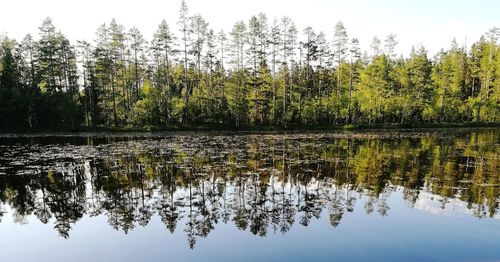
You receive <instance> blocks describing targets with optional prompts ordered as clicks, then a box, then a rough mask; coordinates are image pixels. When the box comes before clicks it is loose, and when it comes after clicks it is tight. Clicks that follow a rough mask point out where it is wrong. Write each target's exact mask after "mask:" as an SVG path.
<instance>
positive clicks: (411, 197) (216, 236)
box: [0, 129, 500, 261]
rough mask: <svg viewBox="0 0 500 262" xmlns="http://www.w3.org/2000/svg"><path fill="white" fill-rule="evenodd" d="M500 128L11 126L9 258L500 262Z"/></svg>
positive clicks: (1, 185) (1, 254)
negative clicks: (82, 130)
mask: <svg viewBox="0 0 500 262" xmlns="http://www.w3.org/2000/svg"><path fill="white" fill-rule="evenodd" d="M499 140H500V131H499V130H498V129H489V130H480V131H477V130H476V131H469V130H444V131H443V130H441V131H435V132H371V133H349V134H333V133H315V134H261V135H257V134H254V135H245V134H232V135H231V134H227V135H216V134H207V133H203V134H202V133H199V134H198V133H189V134H155V135H141V136H116V135H115V136H102V135H99V136H95V135H83V136H57V137H55V136H37V137H30V136H24V137H8V136H3V137H0V260H1V261H35V260H37V261H332V260H338V261H345V260H364V261H366V260H375V261H378V260H396V261H441V260H444V261H499V260H500V213H499V211H500V210H499V209H500V207H499V200H500V171H499V169H498V166H499V162H500V161H499V153H500V149H499Z"/></svg>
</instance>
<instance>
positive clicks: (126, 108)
mask: <svg viewBox="0 0 500 262" xmlns="http://www.w3.org/2000/svg"><path fill="white" fill-rule="evenodd" d="M176 23H177V24H176V25H177V26H176V28H179V30H175V31H174V30H171V27H170V25H169V24H168V23H167V21H166V20H163V21H161V22H160V23H159V25H158V28H157V30H156V33H155V34H154V35H152V36H149V37H146V36H144V35H143V34H142V33H141V32H140V31H139V30H138V29H137V28H135V27H132V28H130V29H127V28H125V27H124V26H123V25H122V24H120V23H119V21H116V20H115V19H112V20H111V21H110V22H108V23H104V24H102V25H101V26H99V28H97V32H96V37H95V39H94V40H92V41H84V40H79V41H76V42H75V43H71V42H70V41H69V39H68V38H67V37H66V36H65V35H64V34H63V33H62V32H60V31H59V30H58V29H57V28H56V27H55V25H54V24H53V23H52V20H51V19H50V18H46V19H45V20H43V22H42V23H41V25H40V26H39V32H38V36H33V35H30V34H28V35H26V36H25V37H24V38H23V39H21V40H16V39H12V38H9V37H8V36H7V35H3V36H0V130H1V131H39V130H53V131H71V130H79V129H82V128H97V127H148V126H149V127H158V128H169V127H197V126H205V127H214V126H223V127H227V128H251V127H276V128H288V127H293V126H305V127H313V126H330V127H340V126H346V125H347V126H360V125H368V126H373V125H379V124H398V125H405V124H426V123H429V124H446V123H494V124H497V123H498V122H499V120H500V106H499V102H500V44H499V41H498V39H499V37H500V29H499V28H496V27H494V28H492V29H490V30H489V31H488V32H485V34H484V35H483V36H482V37H481V38H480V39H479V40H478V41H477V42H475V43H473V44H472V45H471V46H470V47H468V46H465V45H459V44H458V43H457V42H456V41H455V40H453V41H452V42H451V44H450V46H449V47H447V48H445V49H441V51H439V52H438V53H437V54H435V55H434V56H431V55H430V54H428V52H427V50H426V49H425V48H424V47H423V46H420V45H416V46H415V47H414V48H413V49H412V50H411V52H410V54H409V55H406V56H403V55H401V54H397V53H396V52H395V48H396V46H397V44H398V41H397V35H396V34H390V35H388V36H386V37H385V38H378V37H374V38H373V40H372V42H371V44H370V50H361V48H360V46H359V41H358V40H357V39H356V38H352V37H350V36H349V34H348V33H347V29H346V27H345V26H344V24H343V23H342V22H337V23H336V24H335V25H332V31H333V32H328V33H331V35H330V36H328V35H327V34H326V33H324V32H316V31H315V30H314V29H313V28H311V27H306V28H304V29H302V30H301V29H299V28H297V27H296V26H295V24H294V22H293V21H292V19H291V18H289V17H283V18H275V19H269V18H267V16H266V15H265V14H264V13H260V14H257V15H255V16H252V17H250V19H248V20H241V21H238V22H236V23H235V24H234V25H233V27H232V30H231V31H230V32H224V31H216V30H215V29H212V28H210V26H209V23H208V22H207V21H206V20H205V19H204V18H203V17H202V16H201V15H199V14H191V12H190V10H189V8H188V6H187V4H186V2H185V1H182V2H181V7H180V10H179V16H178V18H177V21H176ZM147 38H149V39H147ZM417 40H418V39H416V41H417Z"/></svg>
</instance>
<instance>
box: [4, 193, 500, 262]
mask: <svg viewBox="0 0 500 262" xmlns="http://www.w3.org/2000/svg"><path fill="white" fill-rule="evenodd" d="M428 197H431V195H426V196H425V200H424V201H422V202H419V201H417V203H418V207H417V208H416V209H413V208H410V207H408V206H407V205H406V204H405V203H404V201H403V200H402V196H401V193H400V192H399V191H398V192H394V193H392V194H391V196H390V197H389V198H388V204H389V205H390V211H389V215H388V216H385V217H382V216H380V215H378V214H375V213H372V214H370V215H368V214H366V213H365V212H364V209H363V204H364V201H358V202H357V204H356V205H355V206H354V211H353V212H352V213H346V214H345V217H344V219H343V220H342V222H341V223H340V225H339V226H338V227H332V226H331V225H330V222H329V220H328V217H327V215H326V214H325V213H324V212H323V214H322V216H321V218H320V219H319V220H315V219H314V220H313V221H312V222H311V223H310V224H309V226H307V227H303V226H301V225H298V224H297V225H294V226H293V227H292V228H291V230H290V231H289V232H287V233H285V234H282V233H280V232H277V233H272V232H270V233H269V234H268V235H267V236H266V237H259V236H255V235H252V234H251V233H250V232H247V231H240V230H237V229H236V228H235V227H234V225H232V223H233V222H232V221H229V222H228V224H224V223H218V224H217V225H215V229H214V230H213V232H212V233H211V234H209V235H208V237H206V238H200V239H199V240H198V245H197V246H196V248H195V249H194V250H191V249H189V247H188V246H187V245H186V239H185V235H184V232H182V231H181V230H180V229H181V228H178V229H177V230H176V232H175V233H174V234H171V233H170V232H168V231H167V230H166V229H165V225H164V224H163V223H162V222H161V221H160V218H159V217H158V216H154V217H153V218H152V219H151V222H150V223H149V224H148V225H147V226H145V227H140V226H139V227H136V228H135V229H134V230H132V231H131V232H129V233H128V234H127V235H125V234H124V233H123V232H118V231H115V230H113V229H112V228H111V227H110V226H109V225H108V224H107V221H106V218H105V217H104V216H97V217H88V216H87V215H86V216H85V217H83V218H82V219H81V220H80V221H79V222H78V223H77V224H76V225H75V226H74V227H73V229H72V231H71V236H70V239H69V240H66V239H63V238H61V237H59V236H58V235H57V233H56V232H55V231H54V229H53V228H52V227H50V226H47V225H44V224H41V223H40V222H39V221H38V220H37V219H36V218H34V217H30V218H28V219H29V223H28V224H25V225H19V224H14V223H13V221H12V218H11V217H10V216H6V217H4V221H3V222H2V223H1V224H0V234H1V236H2V237H0V246H1V247H2V260H3V261H34V260H39V261H52V260H53V261H110V260H120V261H138V260H139V261H141V260H142V261H158V260H162V261H165V260H166V261H209V260H212V261H259V260H260V261H282V260H287V261H306V260H307V261H332V260H340V261H342V260H345V259H349V260H379V259H383V260H399V261H401V260H404V261H410V260H413V261H423V260H425V261H429V260H433V261H435V260H453V261H460V260H464V261H465V260H493V259H498V258H499V257H500V242H498V239H500V223H498V221H497V220H495V219H478V218H476V217H471V216H458V217H455V218H454V219H449V217H447V216H442V215H436V214H434V212H433V211H432V212H427V210H428V208H425V207H423V205H424V204H422V203H429V204H430V205H431V206H432V207H430V208H431V209H432V210H434V205H435V204H436V202H434V201H431V200H429V198H428ZM419 208H423V209H427V210H420V209H419ZM7 212H9V210H7ZM442 213H444V214H447V213H446V209H445V211H442ZM179 223H180V224H185V223H186V221H185V220H183V221H180V222H179Z"/></svg>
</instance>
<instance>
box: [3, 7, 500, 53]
mask: <svg viewBox="0 0 500 262" xmlns="http://www.w3.org/2000/svg"><path fill="white" fill-rule="evenodd" d="M70 3H71V4H70ZM187 3H188V6H189V8H190V11H191V13H192V14H194V13H201V14H202V15H203V16H204V17H205V18H206V20H207V21H208V22H209V23H210V26H211V28H213V29H215V30H216V31H219V30H220V29H224V30H225V31H228V30H230V28H231V27H232V25H233V23H234V22H235V21H237V20H241V19H244V20H248V19H249V18H250V16H251V15H253V14H257V13H259V12H265V13H266V14H267V15H268V17H269V18H270V20H271V21H272V19H273V18H274V17H282V16H284V15H287V16H290V17H291V18H292V19H293V20H294V21H295V23H296V25H297V26H298V28H299V29H300V32H302V29H303V28H304V27H306V26H308V25H310V26H312V27H313V28H314V29H315V30H316V31H317V32H319V31H324V32H325V33H326V34H327V36H328V39H329V40H331V37H332V34H333V28H334V25H335V23H336V22H337V21H339V20H342V21H343V22H344V24H345V26H346V27H347V30H348V33H349V36H350V37H357V38H359V39H360V41H361V46H362V48H363V49H366V50H367V49H368V47H369V43H370V41H371V39H372V38H373V37H374V36H378V37H379V38H381V39H383V38H385V37H386V36H387V35H388V34H389V33H395V34H397V36H398V38H397V39H398V41H399V43H400V44H399V46H398V48H397V51H398V52H401V53H403V54H408V53H409V51H410V50H411V47H412V46H413V45H418V44H422V45H424V46H425V47H426V48H427V49H429V50H430V54H431V55H433V54H435V53H436V52H437V51H438V50H439V49H440V48H442V47H448V46H449V43H450V42H451V40H452V39H453V38H454V37H455V38H456V39H457V42H458V43H459V44H463V43H464V42H465V39H466V38H467V43H468V44H469V45H470V44H471V43H472V42H474V41H477V40H478V39H479V37H480V36H481V35H482V34H484V33H485V32H486V31H487V30H488V29H489V28H491V27H494V26H496V27H500V1H495V0H418V1H415V0H414V1H409V0H406V1H405V0H400V1H397V0H349V1H347V0H344V1H340V0H252V1H250V0H249V1H238V0H211V1H208V0H187ZM179 5H180V0H174V1H172V0H161V1H158V0H141V1H138V0H87V1H67V0H66V1H65V0H43V1H40V0H16V1H12V0H9V1H7V2H6V3H2V7H3V8H5V10H9V11H7V12H5V11H3V12H2V15H1V16H0V32H7V33H8V35H9V36H12V37H15V38H18V39H19V38H21V37H23V36H24V35H25V34H26V33H34V34H35V35H36V34H37V33H38V32H37V27H38V25H39V24H40V22H41V20H42V19H43V18H44V17H46V16H50V17H52V18H53V21H54V24H55V25H56V27H57V28H59V29H60V30H61V31H62V32H63V33H64V34H66V35H67V36H68V37H69V38H70V39H71V40H75V39H86V40H93V39H94V35H95V31H96V28H97V26H98V25H99V24H102V23H103V22H108V21H109V20H111V18H113V17H114V18H116V19H117V20H118V21H119V22H121V23H123V24H124V25H125V26H127V27H131V26H134V25H135V26H137V27H138V28H139V29H140V30H141V31H142V32H143V33H144V35H145V36H146V38H148V39H149V38H150V37H151V35H152V34H153V32H154V31H155V29H156V26H157V24H158V23H159V22H160V21H161V19H162V18H166V19H167V21H168V23H169V24H170V25H171V26H172V27H174V28H175V26H176V21H177V16H178V9H179Z"/></svg>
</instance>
